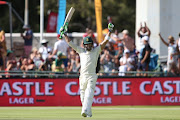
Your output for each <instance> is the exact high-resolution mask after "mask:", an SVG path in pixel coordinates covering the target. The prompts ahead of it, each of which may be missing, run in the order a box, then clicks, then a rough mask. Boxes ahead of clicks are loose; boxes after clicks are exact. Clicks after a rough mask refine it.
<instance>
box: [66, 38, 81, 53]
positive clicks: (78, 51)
mask: <svg viewBox="0 0 180 120" xmlns="http://www.w3.org/2000/svg"><path fill="white" fill-rule="evenodd" d="M69 46H70V47H72V48H73V49H74V50H75V51H76V52H77V53H80V52H81V49H82V48H81V47H79V46H77V45H76V44H74V43H73V42H72V41H70V42H69Z"/></svg>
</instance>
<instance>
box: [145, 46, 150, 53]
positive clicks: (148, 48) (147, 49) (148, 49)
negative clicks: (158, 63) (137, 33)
mask: <svg viewBox="0 0 180 120" xmlns="http://www.w3.org/2000/svg"><path fill="white" fill-rule="evenodd" d="M145 48H146V51H150V52H151V47H150V46H149V45H148V44H147V45H146V46H145Z"/></svg>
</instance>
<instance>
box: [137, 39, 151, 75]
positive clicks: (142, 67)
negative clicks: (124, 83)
mask: <svg viewBox="0 0 180 120" xmlns="http://www.w3.org/2000/svg"><path fill="white" fill-rule="evenodd" d="M142 40H143V41H144V45H145V47H144V48H143V51H142V55H141V56H142V58H141V59H140V62H139V63H138V68H137V71H138V72H141V71H148V70H149V62H150V53H151V51H152V48H151V47H150V45H149V43H148V41H149V37H148V36H144V37H143V38H142ZM137 76H147V74H139V73H138V74H137Z"/></svg>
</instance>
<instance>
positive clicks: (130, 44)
mask: <svg viewBox="0 0 180 120" xmlns="http://www.w3.org/2000/svg"><path fill="white" fill-rule="evenodd" d="M122 34H123V37H122V38H120V40H122V42H123V44H124V49H128V50H129V51H130V54H132V53H134V49H135V42H134V39H133V38H131V37H130V36H129V31H128V30H123V31H122Z"/></svg>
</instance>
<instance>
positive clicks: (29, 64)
mask: <svg viewBox="0 0 180 120" xmlns="http://www.w3.org/2000/svg"><path fill="white" fill-rule="evenodd" d="M23 28H24V30H25V32H24V33H22V34H21V37H22V38H23V39H24V45H23V54H22V55H21V56H19V57H16V56H15V54H14V52H15V51H12V50H8V49H7V47H6V36H5V31H4V30H3V29H0V71H1V75H0V77H2V74H6V77H10V76H8V71H21V72H23V76H24V77H26V72H28V71H52V73H63V74H67V75H69V74H79V71H80V69H81V66H80V58H79V56H78V54H77V53H76V52H75V51H74V50H73V49H71V48H70V47H69V46H68V44H67V43H66V41H65V40H64V39H63V38H62V39H59V35H58V34H57V41H56V42H55V43H54V46H53V47H50V46H49V45H48V43H49V40H48V39H43V40H42V41H41V47H39V48H38V47H33V48H32V43H33V32H32V30H31V28H30V26H24V27H23ZM137 35H138V36H139V39H138V41H139V44H140V46H141V48H140V49H136V45H135V40H134V38H133V37H131V36H130V34H129V31H128V30H123V31H121V32H119V31H118V30H114V33H113V34H112V35H111V39H110V41H109V43H108V44H107V46H106V47H105V49H104V50H103V51H102V52H101V55H100V56H99V60H98V65H97V69H96V71H97V73H98V74H99V75H101V76H102V75H108V76H109V75H113V76H114V75H115V76H132V75H136V76H148V73H147V72H144V71H153V72H167V74H168V75H173V76H177V75H179V72H180V53H179V50H180V39H178V40H175V39H174V37H173V36H169V37H168V40H166V39H164V38H163V37H162V36H161V34H160V33H159V37H160V39H161V40H162V42H163V43H164V44H165V45H166V46H167V49H166V50H168V57H167V62H166V64H164V65H163V66H162V64H161V63H159V62H158V55H157V54H156V53H155V49H153V47H152V46H150V44H149V42H151V41H150V37H151V30H150V29H149V28H148V26H147V25H146V23H144V26H142V24H140V28H139V30H138V32H137ZM86 36H90V37H91V38H92V39H93V42H94V47H96V46H98V45H99V43H98V41H97V39H96V36H95V35H94V33H93V31H92V29H90V28H87V29H86V31H85V33H84V35H83V36H82V41H83V38H84V37H86ZM179 38H180V34H179ZM79 46H81V47H83V43H82V42H81V44H80V45H79Z"/></svg>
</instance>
